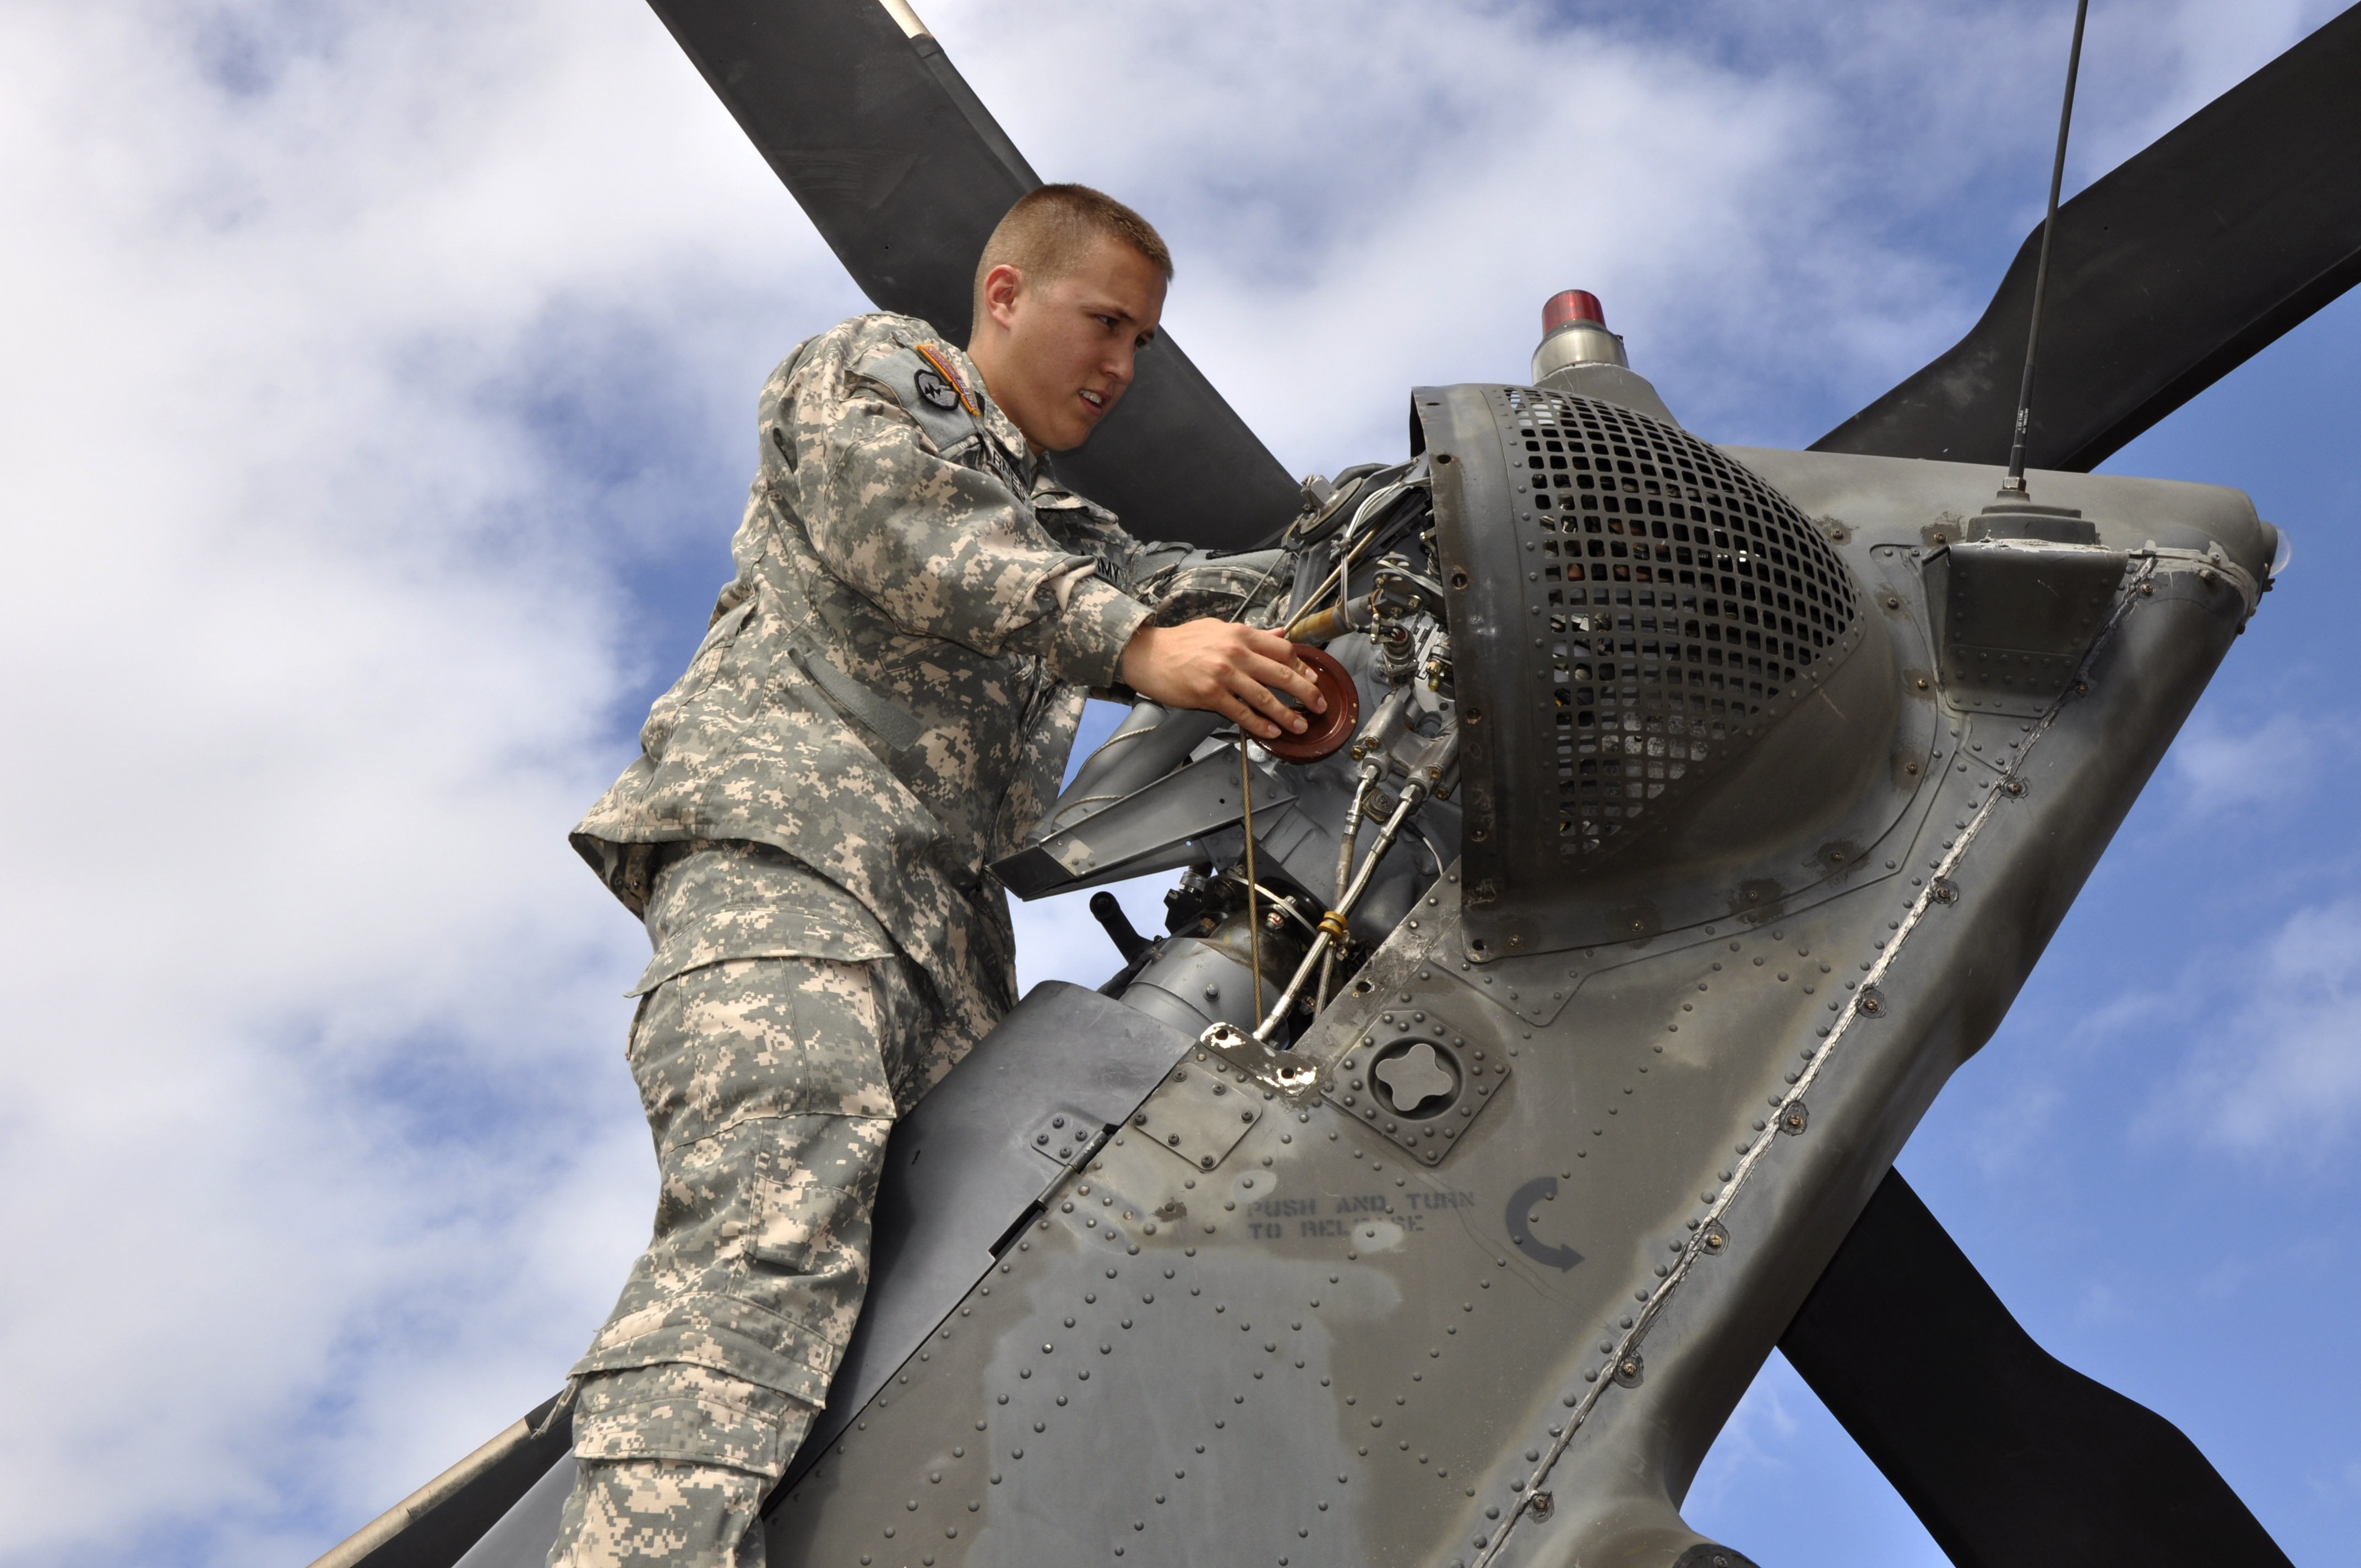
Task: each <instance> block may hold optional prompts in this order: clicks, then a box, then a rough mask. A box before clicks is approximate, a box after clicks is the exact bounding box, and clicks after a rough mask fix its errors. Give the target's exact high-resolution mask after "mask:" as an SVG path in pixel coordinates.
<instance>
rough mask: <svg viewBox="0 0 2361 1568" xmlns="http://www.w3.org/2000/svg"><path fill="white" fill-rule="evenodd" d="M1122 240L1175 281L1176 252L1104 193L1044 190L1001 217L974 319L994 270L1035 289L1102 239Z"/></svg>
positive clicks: (987, 250) (979, 266) (980, 274)
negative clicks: (1009, 270) (1016, 275)
mask: <svg viewBox="0 0 2361 1568" xmlns="http://www.w3.org/2000/svg"><path fill="white" fill-rule="evenodd" d="M1102 237H1104V238H1107V239H1115V240H1120V241H1122V242H1123V243H1124V244H1126V245H1127V246H1129V247H1131V248H1132V249H1134V250H1136V251H1137V252H1139V254H1140V255H1142V256H1144V257H1146V258H1148V263H1149V265H1151V266H1153V267H1154V268H1155V269H1156V270H1157V271H1159V272H1160V273H1162V274H1163V276H1164V280H1165V281H1166V282H1167V283H1170V281H1172V252H1171V251H1170V249H1168V248H1167V247H1166V246H1165V244H1164V236H1162V235H1159V234H1158V233H1157V232H1156V226H1155V225H1153V224H1150V223H1149V222H1148V220H1147V219H1146V218H1143V217H1141V216H1140V215H1139V214H1137V213H1135V212H1133V211H1132V210H1131V209H1130V208H1129V207H1126V206H1125V205H1124V204H1123V203H1121V202H1118V201H1116V200H1115V198H1114V197H1113V196H1110V195H1108V194H1106V193H1105V192H1103V191H1093V190H1092V189H1091V188H1090V187H1089V186H1087V185H1040V186H1036V187H1035V188H1034V189H1033V190H1030V191H1028V192H1026V193H1025V194H1024V195H1022V196H1020V197H1018V198H1017V199H1016V205H1015V206H1013V207H1011V208H1009V209H1008V211H1007V212H1006V213H1005V214H1002V216H1001V219H1000V222H999V223H998V224H997V225H994V228H993V231H992V237H991V238H990V239H988V240H985V241H984V242H983V258H982V259H980V260H978V261H977V262H976V264H975V303H974V310H975V319H976V321H977V323H979V324H980V323H982V322H983V318H984V314H985V312H984V308H983V280H984V279H985V278H987V277H988V276H990V275H991V272H992V269H994V268H995V267H1004V266H1005V267H1014V268H1016V270H1017V271H1019V272H1021V273H1023V274H1024V275H1025V280H1026V281H1027V282H1028V283H1032V284H1037V285H1038V284H1045V283H1050V282H1054V281H1056V280H1058V279H1060V278H1062V277H1064V276H1065V275H1066V274H1067V273H1068V272H1069V271H1070V270H1071V269H1072V267H1073V265H1074V263H1075V262H1076V261H1077V260H1078V259H1080V258H1081V257H1082V255H1083V254H1084V253H1085V252H1087V251H1088V250H1089V249H1090V247H1091V242H1092V241H1093V240H1096V239H1099V238H1102Z"/></svg>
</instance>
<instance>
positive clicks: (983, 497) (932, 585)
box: [764, 365, 1148, 686]
mask: <svg viewBox="0 0 2361 1568" xmlns="http://www.w3.org/2000/svg"><path fill="white" fill-rule="evenodd" d="M807 370H809V371H810V372H811V373H810V374H808V375H807V374H798V375H797V376H796V377H795V378H793V379H792V380H791V382H790V384H789V386H788V388H787V389H785V398H784V400H783V402H784V406H783V407H782V408H781V409H780V410H779V411H778V414H779V424H780V427H781V429H782V433H783V435H785V440H784V441H782V442H779V443H775V444H774V445H775V446H777V448H778V450H777V451H776V452H775V454H774V453H773V452H766V453H765V454H764V457H765V460H766V466H767V464H768V463H769V462H772V461H776V462H778V463H779V464H781V466H783V467H785V470H786V471H785V474H784V475H783V476H781V477H783V478H784V479H785V482H786V484H787V486H788V488H790V490H791V493H793V494H794V495H795V497H796V502H797V505H796V512H797V514H798V516H799V517H800V519H801V520H802V521H803V524H804V528H805V531H806V532H807V535H808V536H809V538H810V540H811V543H812V546H813V548H814V549H815V550H816V551H817V552H818V554H819V555H820V557H821V559H822V560H824V561H825V562H827V564H828V565H829V570H831V571H832V572H834V573H835V574H836V575H837V576H839V577H840V578H842V579H843V580H844V581H845V582H846V583H847V584H849V585H851V587H854V588H855V589H857V590H859V591H860V592H861V593H862V594H863V595H865V596H867V597H868V598H870V599H871V600H873V602H874V603H876V605H877V606H878V607H879V608H880V609H883V610H884V612H885V613H886V614H887V615H888V616H890V617H891V618H892V619H893V620H894V621H895V624H896V625H898V626H900V627H901V628H903V630H906V631H909V632H911V633H913V634H916V635H919V636H928V637H941V638H945V639H948V640H950V641H955V642H960V643H963V644H965V645H966V646H968V647H971V648H974V649H977V650H978V651H980V652H985V653H991V654H997V653H1001V652H1030V653H1035V654H1038V655H1039V656H1040V657H1041V658H1042V659H1043V660H1044V661H1046V662H1047V663H1048V664H1049V667H1050V669H1051V670H1053V671H1054V672H1056V674H1058V675H1059V676H1060V678H1061V679H1064V680H1068V681H1072V682H1074V683H1076V684H1078V685H1095V686H1104V685H1114V684H1115V682H1116V681H1117V680H1118V679H1120V678H1121V663H1122V656H1123V651H1124V648H1125V646H1126V644H1127V643H1128V642H1129V641H1131V637H1132V633H1133V632H1134V631H1136V630H1137V629H1138V628H1139V626H1140V624H1141V623H1142V622H1143V621H1145V620H1147V618H1148V608H1147V607H1146V606H1145V605H1142V604H1141V603H1140V602H1139V601H1137V599H1134V598H1131V597H1130V596H1129V595H1128V594H1126V593H1124V592H1123V591H1122V590H1121V589H1120V588H1118V587H1116V586H1115V584H1113V583H1111V582H1109V581H1107V580H1106V579H1105V578H1104V577H1103V576H1099V575H1098V573H1097V571H1096V570H1095V569H1094V568H1095V567H1096V566H1097V565H1098V563H1097V562H1096V561H1095V560H1094V559H1093V557H1092V556H1090V555H1085V554H1078V553H1076V552H1073V551H1071V550H1062V549H1060V548H1058V547H1057V546H1056V544H1055V543H1052V542H1051V541H1050V540H1049V538H1048V536H1047V535H1046V534H1045V533H1043V532H1042V531H1041V530H1040V528H1039V527H1038V524H1036V523H1035V521H1033V516H1032V512H1031V509H1030V508H1029V507H1027V505H1026V504H1025V503H1023V502H1021V501H1019V500H1018V499H1016V497H1015V496H1013V495H1011V494H1010V493H1009V491H1008V489H1007V488H1006V487H1005V486H1004V485H1002V484H1001V483H1000V482H999V481H998V480H997V479H995V478H994V477H991V476H990V475H988V474H985V473H982V472H979V471H978V470H976V469H974V468H971V467H969V466H966V465H964V464H961V463H957V462H953V461H951V460H950V459H948V458H946V457H944V456H943V455H941V453H940V452H939V451H938V450H937V449H936V447H935V444H934V442H933V441H932V440H931V439H930V438H929V437H928V434H927V433H926V432H925V431H924V430H923V429H921V428H920V426H919V425H918V422H917V421H916V420H915V419H914V418H913V417H912V416H911V415H910V414H909V412H908V411H906V410H905V409H904V408H903V407H902V406H901V404H900V403H899V402H898V401H897V400H895V396H894V394H893V393H891V392H890V391H888V390H887V389H884V387H882V386H880V385H878V384H876V383H874V382H872V381H868V380H866V379H865V378H862V377H861V376H859V375H858V374H856V373H853V372H851V371H850V370H843V369H839V368H837V367H831V366H828V365H820V366H811V367H807ZM790 452H792V454H793V455H794V461H793V463H792V466H788V465H787V462H786V459H787V457H788V455H789V453H790Z"/></svg>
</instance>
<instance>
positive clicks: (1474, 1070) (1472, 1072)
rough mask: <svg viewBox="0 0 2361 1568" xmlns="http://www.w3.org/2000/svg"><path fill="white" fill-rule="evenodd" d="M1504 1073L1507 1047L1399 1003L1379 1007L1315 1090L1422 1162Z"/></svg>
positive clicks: (1469, 1120)
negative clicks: (1479, 1040) (1371, 1024)
mask: <svg viewBox="0 0 2361 1568" xmlns="http://www.w3.org/2000/svg"><path fill="white" fill-rule="evenodd" d="M1508 1077H1509V1063H1508V1059H1507V1055H1506V1053H1505V1052H1503V1051H1500V1050H1499V1049H1498V1048H1497V1047H1496V1048H1495V1049H1494V1050H1493V1051H1491V1052H1490V1053H1487V1052H1486V1051H1485V1049H1484V1048H1483V1047H1481V1046H1471V1045H1469V1044H1468V1043H1467V1040H1466V1036H1458V1035H1453V1034H1450V1033H1448V1032H1446V1031H1445V1030H1444V1029H1443V1028H1442V1027H1441V1026H1440V1025H1439V1023H1437V1022H1435V1021H1433V1020H1430V1019H1429V1018H1428V1016H1427V1014H1426V1012H1425V1010H1424V1009H1422V1008H1415V1007H1411V1006H1410V1005H1409V1004H1407V1003H1404V1004H1402V1005H1400V1007H1398V1008H1388V1009H1386V1010H1384V1011H1383V1012H1380V1013H1379V1014H1378V1025H1377V1027H1375V1028H1374V1029H1372V1030H1370V1031H1369V1032H1368V1033H1367V1034H1366V1035H1364V1036H1361V1042H1360V1044H1358V1045H1357V1046H1356V1047H1354V1048H1353V1049H1351V1050H1348V1051H1346V1052H1345V1058H1344V1060H1343V1061H1341V1062H1339V1063H1338V1064H1337V1065H1336V1066H1335V1067H1334V1069H1331V1070H1330V1071H1329V1073H1328V1076H1327V1077H1326V1078H1325V1079H1324V1080H1323V1081H1322V1084H1321V1090H1320V1092H1321V1094H1322V1096H1323V1098H1325V1099H1326V1100H1327V1101H1328V1102H1330V1103H1331V1104H1333V1105H1334V1106H1335V1107H1336V1108H1337V1109H1339V1110H1341V1111H1343V1112H1344V1113H1345V1114H1346V1115H1348V1116H1356V1117H1358V1118H1359V1119H1360V1120H1361V1121H1362V1122H1363V1123H1364V1124H1367V1127H1368V1128H1369V1130H1371V1131H1372V1132H1375V1133H1378V1134H1380V1135H1383V1136H1384V1137H1386V1138H1387V1139H1388V1140H1389V1141H1390V1142H1392V1143H1393V1144H1395V1145H1397V1146H1400V1147H1401V1148H1403V1149H1406V1150H1408V1151H1409V1152H1410V1153H1411V1154H1412V1155H1414V1156H1416V1157H1418V1159H1419V1160H1420V1162H1421V1163H1422V1164H1425V1165H1440V1164H1442V1163H1443V1160H1444V1157H1445V1156H1447V1155H1448V1154H1450V1152H1451V1150H1452V1149H1453V1147H1454V1146H1456V1144H1457V1143H1458V1141H1459V1139H1460V1138H1461V1137H1462V1136H1464V1135H1466V1133H1467V1132H1468V1130H1469V1129H1470V1128H1472V1127H1473V1126H1474V1125H1475V1122H1476V1117H1477V1114H1478V1113H1481V1112H1482V1111H1483V1109H1484V1107H1485V1106H1487V1105H1488V1104H1490V1103H1491V1102H1492V1097H1493V1095H1494V1094H1495V1093H1496V1092H1498V1091H1499V1089H1500V1088H1501V1087H1502V1086H1503V1085H1504V1084H1505V1083H1506V1082H1507V1081H1508Z"/></svg>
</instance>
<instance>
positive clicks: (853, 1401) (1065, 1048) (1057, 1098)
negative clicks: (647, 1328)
mask: <svg viewBox="0 0 2361 1568" xmlns="http://www.w3.org/2000/svg"><path fill="white" fill-rule="evenodd" d="M1194 1043H1195V1042H1194V1041H1192V1040H1191V1038H1190V1036H1187V1035H1184V1034H1181V1033H1180V1032H1179V1031H1178V1030H1175V1029H1173V1028H1171V1027H1170V1025H1165V1024H1163V1023H1160V1022H1159V1021H1158V1020H1156V1019H1154V1018H1151V1017H1149V1016H1148V1014H1144V1013H1141V1012H1139V1011H1137V1009H1135V1008H1130V1007H1126V1006H1125V1005H1124V1004H1123V1003H1120V1002H1117V1001H1115V1000H1114V999H1112V998H1110V997H1106V996H1102V995H1100V994H1099V993H1098V992H1095V991H1090V990H1086V989H1084V988H1083V987H1082V986H1078V985H1068V984H1065V983H1064V982H1062V981H1049V982H1047V983H1045V984H1042V985H1038V986H1036V987H1034V988H1033V990H1032V991H1031V992H1029V993H1027V996H1026V998H1025V1000H1024V1001H1022V1002H1020V1003H1017V1004H1016V1007H1015V1008H1014V1009H1012V1010H1011V1011H1010V1013H1009V1014H1008V1016H1007V1017H1005V1018H1004V1019H1002V1020H1001V1021H1000V1025H999V1027H997V1028H995V1029H994V1030H993V1032H992V1033H991V1034H989V1035H987V1036H984V1038H983V1042H982V1043H981V1044H979V1045H978V1046H977V1047H975V1049H974V1050H973V1051H972V1052H970V1053H969V1055H968V1057H967V1059H966V1060H964V1061H962V1062H961V1063H960V1064H959V1066H958V1067H956V1068H953V1069H951V1071H950V1073H949V1074H948V1075H947V1076H946V1077H945V1078H944V1079H943V1080H942V1081H941V1082H940V1083H939V1084H937V1085H936V1086H935V1087H934V1089H933V1090H932V1091H930V1092H929V1093H928V1095H927V1097H926V1098H925V1099H923V1100H921V1101H919V1102H918V1105H917V1109H916V1110H914V1111H913V1112H911V1113H910V1114H908V1115H907V1116H905V1117H904V1118H902V1120H901V1121H900V1122H899V1123H898V1124H896V1125H895V1128H894V1135H893V1137H892V1139H891V1140H890V1141H889V1142H888V1143H887V1144H886V1146H885V1174H884V1179H883V1182H882V1183H881V1185H880V1187H879V1189H878V1193H877V1209H876V1216H875V1220H874V1223H873V1235H874V1241H873V1251H872V1254H871V1257H870V1273H869V1295H868V1299H866V1301H864V1302H863V1304H862V1310H861V1322H860V1325H859V1327H857V1328H856V1329H854V1331H853V1334H852V1340H851V1343H850V1344H848V1345H847V1346H846V1347H845V1353H844V1361H843V1363H842V1364H841V1365H840V1366H839V1367H838V1368H837V1373H836V1380H835V1382H834V1383H833V1384H832V1385H831V1386H830V1387H829V1408H828V1409H827V1410H826V1411H824V1412H823V1413H822V1414H821V1416H820V1418H819V1420H818V1422H816V1423H815V1424H814V1426H813V1428H812V1433H811V1436H810V1437H809V1438H808V1439H807V1440H806V1442H805V1447H804V1451H803V1453H800V1454H798V1455H797V1456H796V1464H795V1465H794V1466H791V1467H790V1468H789V1471H788V1474H789V1475H795V1474H796V1470H797V1468H799V1467H801V1466H803V1465H805V1464H809V1463H810V1462H811V1460H812V1459H813V1458H814V1457H817V1456H818V1453H821V1452H822V1451H823V1450H824V1449H825V1448H826V1447H827V1446H828V1444H829V1442H830V1441H832V1440H833V1438H834V1437H835V1435H836V1433H837V1432H838V1431H840V1430H841V1429H842V1428H843V1427H844V1425H845V1424H846V1422H847V1421H849V1420H851V1417H852V1414H853V1412H854V1411H856V1410H857V1409H860V1407H861V1406H862V1404H863V1403H864V1402H865V1401H867V1400H868V1399H869V1398H871V1397H872V1396H873V1395H874V1394H875V1393H876V1392H877V1391H878V1390H879V1389H880V1388H881V1387H884V1384H885V1381H886V1379H887V1378H889V1377H890V1376H893V1373H894V1369H895V1367H896V1366H898V1365H901V1363H902V1362H903V1361H904V1360H905V1359H906V1357H908V1356H909V1355H910V1354H911V1353H912V1352H913V1351H915V1350H917V1347H918V1346H919V1345H920V1344H921V1343H924V1342H925V1340H926V1337H927V1335H928V1333H929V1332H933V1330H934V1328H935V1325H936V1324H938V1323H939V1322H940V1321H942V1320H943V1319H944V1318H945V1317H946V1316H948V1315H949V1314H950V1311H951V1310H952V1309H954V1308H955V1307H957V1306H958V1304H959V1301H960V1298H961V1297H962V1296H964V1295H965V1294H966V1293H967V1291H968V1288H970V1287H971V1286H972V1285H973V1284H974V1283H975V1282H976V1280H977V1279H979V1278H980V1277H983V1274H984V1273H985V1271H986V1270H988V1269H989V1268H990V1267H991V1266H992V1253H991V1248H992V1246H993V1245H994V1243H995V1242H997V1241H998V1240H1000V1238H1001V1237H1003V1236H1004V1235H1005V1234H1007V1233H1008V1230H1009V1227H1010V1226H1011V1225H1013V1224H1015V1223H1016V1222H1017V1221H1018V1220H1019V1219H1020V1218H1021V1217H1022V1216H1023V1215H1024V1213H1025V1212H1026V1209H1027V1207H1028V1206H1029V1205H1030V1204H1031V1203H1032V1202H1033V1201H1034V1199H1035V1198H1036V1197H1037V1196H1038V1194H1039V1193H1040V1192H1041V1191H1042V1190H1043V1189H1044V1188H1045V1187H1046V1186H1048V1185H1049V1182H1050V1181H1051V1180H1052V1179H1054V1178H1055V1176H1056V1174H1057V1171H1056V1169H1055V1168H1053V1167H1050V1166H1045V1165H1044V1163H1043V1162H1042V1159H1041V1157H1040V1155H1039V1153H1038V1150H1037V1149H1036V1147H1035V1145H1034V1142H1033V1140H1034V1138H1035V1137H1037V1136H1038V1135H1039V1131H1038V1129H1039V1128H1040V1124H1043V1123H1044V1122H1046V1121H1048V1120H1049V1119H1051V1118H1053V1117H1057V1116H1065V1117H1069V1118H1071V1119H1072V1120H1073V1121H1074V1122H1076V1123H1078V1124H1087V1125H1089V1126H1091V1127H1093V1128H1096V1129H1104V1128H1106V1127H1110V1126H1115V1125H1118V1124H1121V1123H1122V1122H1123V1121H1124V1120H1125V1118H1126V1117H1128V1116H1129V1115H1130V1114H1131V1113H1132V1112H1133V1111H1134V1110H1135V1109H1136V1108H1137V1106H1138V1104H1139V1102H1141V1101H1142V1100H1145V1099H1146V1098H1148V1093H1149V1091H1152V1090H1153V1089H1155V1087H1156V1086H1157V1084H1158V1082H1159V1080H1161V1079H1162V1078H1163V1076H1164V1073H1165V1070H1166V1069H1168V1068H1170V1066H1171V1065H1172V1064H1173V1063H1174V1062H1175V1061H1176V1060H1178V1059H1179V1058H1180V1056H1181V1055H1182V1054H1183V1053H1184V1052H1186V1051H1187V1050H1188V1049H1189V1048H1190V1047H1191V1045H1193V1044H1194Z"/></svg>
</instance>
